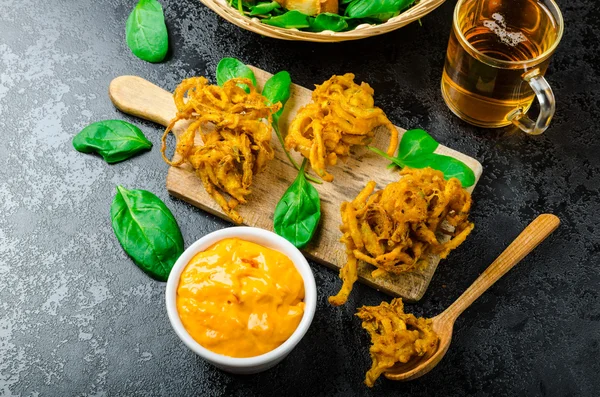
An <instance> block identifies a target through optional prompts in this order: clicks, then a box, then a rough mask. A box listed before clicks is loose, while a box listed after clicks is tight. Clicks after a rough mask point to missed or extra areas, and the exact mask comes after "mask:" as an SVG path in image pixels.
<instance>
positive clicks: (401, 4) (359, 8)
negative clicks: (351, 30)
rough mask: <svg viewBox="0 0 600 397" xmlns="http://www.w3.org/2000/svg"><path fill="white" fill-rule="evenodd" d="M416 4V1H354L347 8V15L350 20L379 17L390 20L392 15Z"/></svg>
mask: <svg viewBox="0 0 600 397" xmlns="http://www.w3.org/2000/svg"><path fill="white" fill-rule="evenodd" d="M414 2H415V0H354V1H353V2H352V3H350V4H349V5H348V7H347V8H346V13H345V15H346V16H347V17H350V18H376V16H377V15H379V16H380V17H382V16H383V17H388V19H389V14H390V13H392V14H393V13H397V12H399V11H401V10H404V9H405V8H407V7H409V6H410V5H412V4H413V3H414ZM381 14H383V15H381ZM385 14H388V15H385Z"/></svg>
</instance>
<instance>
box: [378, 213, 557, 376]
mask: <svg viewBox="0 0 600 397" xmlns="http://www.w3.org/2000/svg"><path fill="white" fill-rule="evenodd" d="M559 224H560V220H559V219H558V217H556V216H555V215H552V214H542V215H540V216H538V217H537V218H536V219H535V220H534V221H533V222H531V223H530V224H529V225H528V226H527V227H526V228H525V230H523V231H522V232H521V234H519V236H518V237H517V238H516V239H515V240H514V241H513V242H512V243H511V244H510V245H509V246H508V248H506V250H504V252H503V253H501V254H500V256H499V257H498V258H496V260H495V261H494V262H493V263H492V264H491V265H490V266H489V267H488V268H487V269H486V270H485V271H484V272H483V273H481V275H480V276H479V277H478V278H477V280H475V282H474V283H473V284H472V285H471V286H470V287H469V288H468V289H467V290H466V291H465V292H464V293H463V294H462V295H461V296H460V297H459V298H458V299H457V300H456V301H455V302H454V303H453V304H452V305H450V307H448V308H447V309H446V310H444V312H442V313H441V314H439V315H437V316H435V317H434V318H432V320H433V330H434V331H435V332H436V333H437V334H438V336H439V338H440V340H439V343H438V348H437V350H436V351H435V353H433V354H431V355H428V356H424V357H422V358H420V359H418V360H416V361H409V362H408V363H406V364H401V365H397V366H394V367H393V368H391V369H390V370H388V371H387V372H386V373H385V377H386V378H388V379H391V380H403V381H404V380H412V379H416V378H418V377H420V376H423V375H425V374H426V373H427V372H429V371H431V370H432V369H433V367H435V366H436V365H437V364H438V363H439V362H440V361H441V359H442V357H444V355H445V354H446V352H447V351H448V348H449V347H450V341H451V339H452V328H453V327H454V322H455V321H456V319H457V318H458V316H459V315H460V314H461V313H462V312H463V311H464V310H465V309H466V308H467V307H469V306H470V305H471V303H473V302H474V301H475V299H477V298H479V297H480V296H481V294H483V293H484V292H485V291H486V290H487V289H488V288H490V287H491V286H492V285H493V284H494V283H495V282H496V281H498V280H499V279H500V277H502V276H503V275H504V274H506V272H508V271H509V270H510V269H512V268H513V266H514V265H516V264H517V263H519V262H520V261H521V259H523V258H524V257H525V256H527V254H529V253H530V252H531V251H533V249H534V248H535V247H537V246H538V244H540V243H541V242H542V241H544V240H545V239H546V237H548V236H549V235H550V233H552V232H553V231H554V230H556V228H557V227H558V225H559Z"/></svg>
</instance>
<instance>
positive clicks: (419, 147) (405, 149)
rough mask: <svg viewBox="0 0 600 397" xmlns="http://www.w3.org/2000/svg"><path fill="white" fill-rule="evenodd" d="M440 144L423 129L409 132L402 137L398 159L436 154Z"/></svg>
mask: <svg viewBox="0 0 600 397" xmlns="http://www.w3.org/2000/svg"><path fill="white" fill-rule="evenodd" d="M439 145H440V144H439V143H438V142H437V141H436V140H435V139H433V138H432V137H431V135H429V134H428V133H427V132H425V131H424V130H422V129H413V130H408V131H406V132H405V133H404V135H402V142H400V148H399V150H398V158H399V159H400V160H406V159H409V158H412V157H416V156H420V155H423V154H429V153H433V152H435V149H437V148H438V146H439Z"/></svg>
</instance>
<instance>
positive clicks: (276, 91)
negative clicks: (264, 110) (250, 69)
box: [262, 70, 292, 133]
mask: <svg viewBox="0 0 600 397" xmlns="http://www.w3.org/2000/svg"><path fill="white" fill-rule="evenodd" d="M291 85H292V78H291V77H290V74H289V73H288V72H286V71H285V70H282V71H281V72H279V73H276V74H274V75H273V76H272V77H271V78H270V79H269V80H267V82H266V83H265V85H264V87H263V90H262V95H263V96H264V97H265V98H267V100H268V101H269V103H270V104H275V103H277V102H281V109H279V110H278V111H277V113H275V114H274V115H273V128H274V129H275V132H277V133H279V118H280V117H281V114H282V113H283V107H284V106H285V104H286V102H287V101H288V99H290V87H291Z"/></svg>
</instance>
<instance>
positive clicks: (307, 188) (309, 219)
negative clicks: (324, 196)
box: [273, 160, 321, 248]
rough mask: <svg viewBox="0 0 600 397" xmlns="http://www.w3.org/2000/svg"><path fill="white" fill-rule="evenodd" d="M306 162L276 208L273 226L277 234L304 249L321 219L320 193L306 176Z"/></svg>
mask: <svg viewBox="0 0 600 397" xmlns="http://www.w3.org/2000/svg"><path fill="white" fill-rule="evenodd" d="M305 166H306V160H304V162H303V163H302V167H300V171H299V172H298V176H297V177H296V180H295V181H294V183H292V184H291V185H290V187H289V188H288V189H287V190H286V192H285V193H284V194H283V197H281V200H279V203H277V207H275V214H274V215H273V225H274V229H275V233H277V234H279V235H280V236H282V237H284V238H285V239H286V240H288V241H289V242H291V243H292V244H294V246H296V248H304V247H305V246H306V244H308V242H309V241H310V240H311V239H312V237H313V235H314V234H315V231H316V230H317V226H318V225H319V220H320V219H321V200H320V198H319V192H317V189H315V188H314V186H313V185H311V184H310V183H309V182H308V181H307V180H306V177H305V175H304V167H305Z"/></svg>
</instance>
